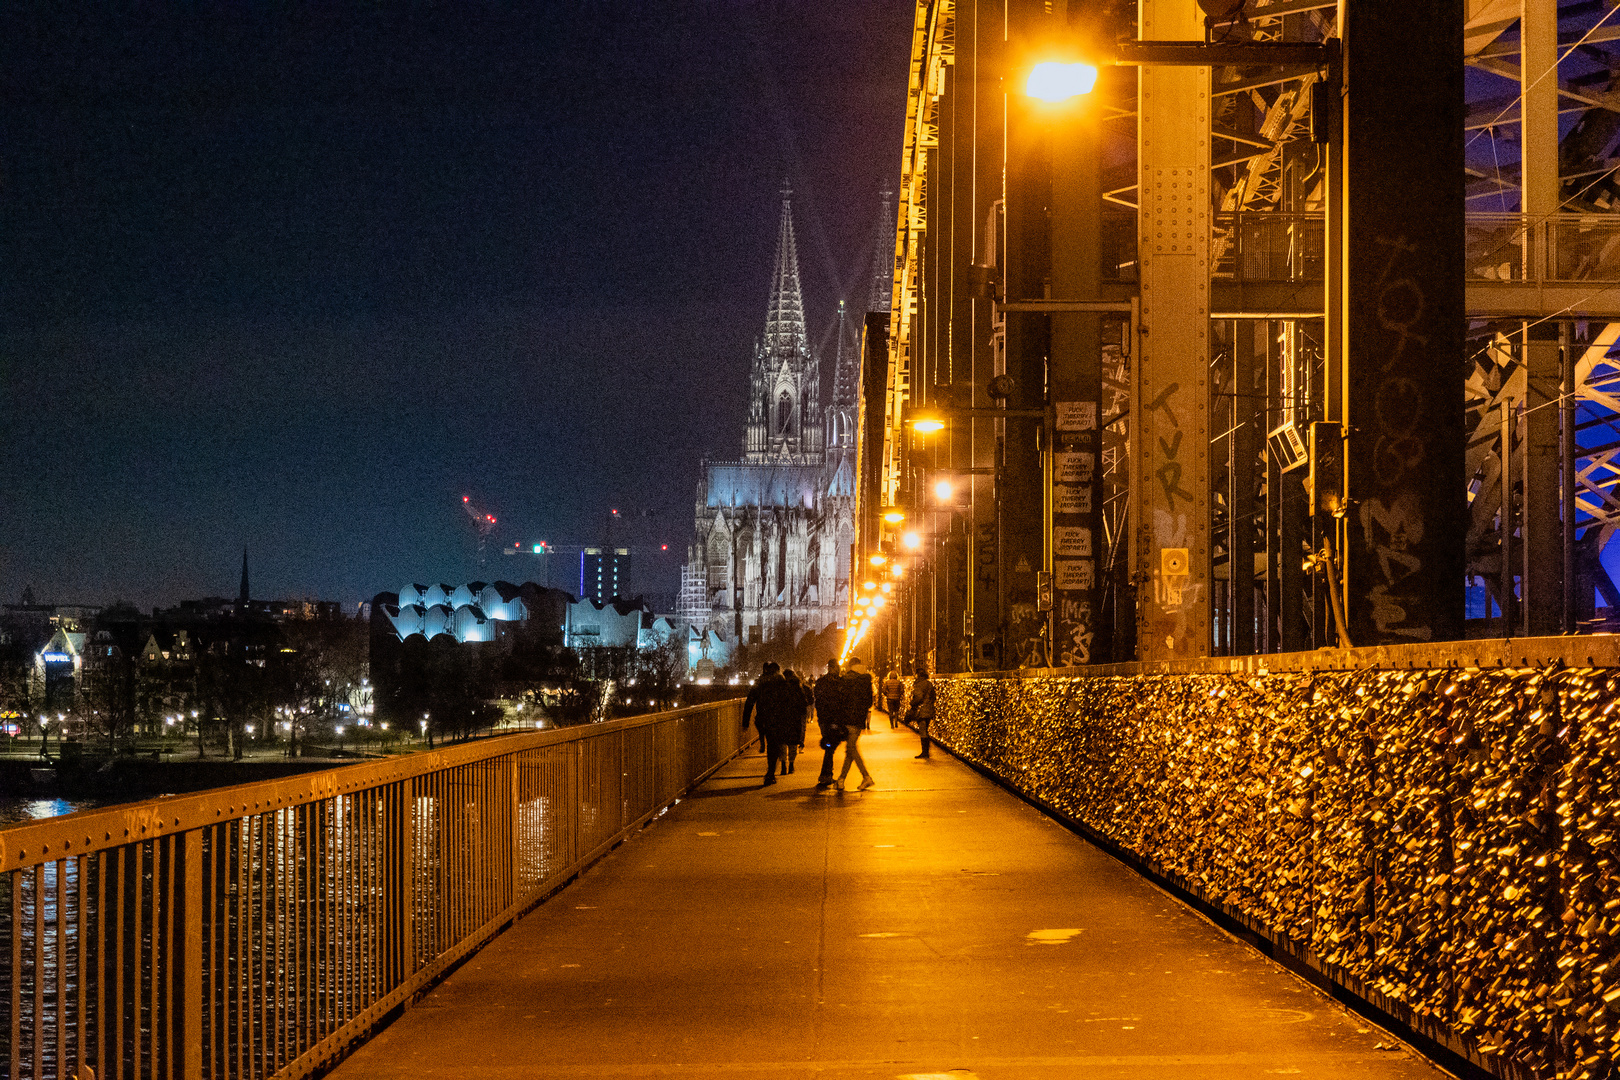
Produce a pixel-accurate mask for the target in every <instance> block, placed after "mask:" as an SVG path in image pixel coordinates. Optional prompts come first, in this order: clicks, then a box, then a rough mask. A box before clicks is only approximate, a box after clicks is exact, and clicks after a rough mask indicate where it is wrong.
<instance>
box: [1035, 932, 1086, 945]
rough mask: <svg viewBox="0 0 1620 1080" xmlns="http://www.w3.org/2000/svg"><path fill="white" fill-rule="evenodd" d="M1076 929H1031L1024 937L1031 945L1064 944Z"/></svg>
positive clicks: (1073, 934)
mask: <svg viewBox="0 0 1620 1080" xmlns="http://www.w3.org/2000/svg"><path fill="white" fill-rule="evenodd" d="M1078 933H1080V931H1078V930H1031V931H1030V932H1029V933H1028V934H1026V935H1025V937H1027V938H1029V944H1031V945H1066V944H1068V942H1069V941H1070V939H1072V938H1073V937H1074V936H1075V935H1076V934H1078Z"/></svg>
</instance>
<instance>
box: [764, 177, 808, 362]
mask: <svg viewBox="0 0 1620 1080" xmlns="http://www.w3.org/2000/svg"><path fill="white" fill-rule="evenodd" d="M765 351H766V352H767V353H769V354H771V355H772V356H778V357H780V356H794V355H797V354H799V353H804V354H808V353H809V351H810V336H809V334H807V333H806V332H805V328H804V297H803V296H802V294H801V293H800V290H799V246H798V244H797V243H796V242H795V240H794V238H793V189H792V188H790V187H788V185H787V184H786V183H785V182H784V183H783V184H782V226H781V229H780V230H779V231H778V233H777V237H776V266H775V268H774V269H773V270H772V272H771V298H770V304H769V306H768V307H767V308H766V311H765Z"/></svg>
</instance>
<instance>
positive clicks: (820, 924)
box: [335, 714, 1444, 1080]
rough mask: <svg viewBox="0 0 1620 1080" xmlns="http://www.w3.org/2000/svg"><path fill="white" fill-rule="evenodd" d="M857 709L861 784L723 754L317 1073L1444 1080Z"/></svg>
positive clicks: (1092, 851) (1104, 860) (813, 759)
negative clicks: (670, 802)
mask: <svg viewBox="0 0 1620 1080" xmlns="http://www.w3.org/2000/svg"><path fill="white" fill-rule="evenodd" d="M873 721H874V724H875V728H874V730H873V731H872V732H870V733H869V734H868V735H867V736H866V737H865V738H863V739H862V741H861V747H862V751H863V753H864V754H865V756H866V759H867V761H868V763H869V765H870V767H871V769H872V772H873V775H874V776H875V778H876V780H877V783H878V786H877V787H876V788H875V789H873V790H870V791H865V792H856V791H854V790H853V789H854V782H855V779H856V777H857V776H858V774H856V773H851V777H850V790H849V791H846V792H843V793H837V792H834V791H827V792H818V791H816V790H815V787H814V784H815V779H816V768H817V765H818V763H819V759H820V754H819V753H818V752H816V750H815V748H814V744H813V743H812V744H811V748H810V750H809V751H807V752H806V754H804V755H801V756H800V758H799V764H798V769H797V771H796V772H795V773H794V774H793V775H791V776H788V777H785V778H783V780H782V781H781V782H780V783H778V784H776V785H775V786H773V787H763V788H762V787H761V784H760V781H761V778H762V775H763V771H764V759H763V757H761V756H760V755H758V754H749V755H747V756H745V757H743V758H740V759H738V760H737V761H735V762H733V763H731V764H730V765H729V766H727V767H726V768H725V769H724V770H722V771H721V772H720V773H719V774H717V775H716V776H715V777H714V778H713V779H711V780H710V781H709V782H708V783H706V784H705V785H703V787H701V788H700V789H698V790H697V791H696V792H694V793H693V795H692V796H691V797H690V798H688V799H686V800H684V801H683V802H681V803H680V804H679V805H677V806H676V807H674V808H673V809H672V810H671V811H670V812H669V813H667V814H665V815H664V816H663V817H662V818H661V819H659V821H658V822H657V824H655V825H653V826H652V827H651V828H649V829H648V830H647V831H645V832H644V833H642V834H641V835H639V836H637V837H635V838H634V839H632V840H630V841H629V842H627V843H626V844H624V845H623V846H622V847H620V848H619V849H618V850H617V851H615V852H614V853H613V854H611V855H609V856H608V857H607V858H606V859H604V860H602V861H601V862H600V863H598V864H597V865H596V866H595V867H594V868H593V869H591V870H590V871H588V872H587V873H586V874H584V875H583V876H582V877H581V879H580V880H579V881H578V882H576V883H575V884H574V885H572V886H570V887H569V888H567V889H566V890H564V891H563V892H562V893H560V894H558V895H557V896H555V897H553V898H552V899H551V900H550V901H549V902H547V903H546V904H544V905H543V906H541V907H540V908H539V909H537V910H536V911H535V912H534V913H532V914H531V915H529V916H528V917H527V918H525V919H523V920H522V921H520V922H519V923H518V924H517V925H516V926H514V927H513V928H512V929H511V930H509V931H508V932H507V933H506V934H504V935H502V936H501V937H499V938H497V939H496V940H495V941H493V942H492V943H491V944H490V945H489V946H487V947H486V948H485V949H484V950H483V951H482V952H480V953H478V954H477V955H476V956H475V957H474V958H473V959H472V960H471V961H469V962H468V963H467V964H466V965H465V966H463V967H462V968H461V969H460V970H459V971H457V972H456V973H455V974H453V975H452V976H451V977H450V978H449V979H447V980H446V981H445V982H444V983H443V984H441V985H440V986H439V987H438V988H437V989H436V990H435V991H434V992H433V993H432V994H430V995H429V996H428V997H427V998H425V999H424V1000H423V1001H421V1002H420V1003H418V1004H417V1005H416V1006H415V1007H413V1008H412V1009H410V1010H409V1011H408V1012H406V1013H405V1015H404V1016H403V1017H401V1018H400V1019H399V1020H398V1021H396V1022H395V1023H394V1024H393V1025H392V1026H391V1027H389V1028H388V1029H387V1030H385V1031H383V1032H382V1033H381V1034H379V1035H378V1036H377V1037H376V1038H374V1039H373V1040H371V1042H369V1043H368V1044H366V1045H365V1046H363V1047H361V1048H360V1049H359V1050H358V1051H357V1052H356V1053H355V1054H354V1055H353V1056H352V1057H350V1058H349V1059H348V1060H347V1061H346V1062H345V1063H344V1064H343V1065H341V1066H340V1067H339V1068H338V1069H337V1071H336V1073H335V1076H336V1077H337V1078H338V1080H363V1078H371V1077H377V1078H392V1077H399V1078H407V1077H409V1078H412V1080H426V1078H433V1077H456V1078H458V1080H460V1078H463V1077H475V1078H479V1080H499V1078H508V1077H510V1078H517V1077H524V1078H546V1077H686V1076H723V1077H727V1078H736V1080H749V1078H756V1077H757V1078H760V1080H764V1078H772V1080H779V1078H782V1077H817V1078H820V1080H853V1078H856V1077H862V1078H868V1077H873V1078H895V1077H912V1078H919V1077H920V1078H934V1077H938V1078H941V1080H944V1078H946V1077H950V1078H955V1080H971V1078H973V1077H978V1078H980V1080H1056V1078H1059V1077H1062V1078H1070V1077H1076V1078H1079V1077H1083V1078H1086V1080H1113V1078H1126V1077H1129V1078H1132V1080H1138V1078H1144V1077H1177V1078H1183V1077H1185V1078H1189V1080H1190V1078H1199V1080H1225V1078H1229V1077H1262V1076H1272V1075H1289V1076H1300V1077H1305V1078H1312V1077H1357V1078H1369V1080H1395V1078H1417V1077H1424V1078H1434V1077H1440V1076H1442V1075H1444V1074H1442V1073H1440V1072H1439V1071H1438V1070H1436V1069H1434V1068H1433V1067H1432V1066H1430V1065H1428V1064H1427V1063H1426V1062H1425V1061H1423V1060H1422V1059H1420V1058H1418V1057H1416V1056H1415V1055H1414V1054H1412V1052H1411V1051H1409V1050H1407V1049H1406V1048H1405V1047H1403V1046H1400V1045H1398V1044H1396V1043H1395V1042H1394V1040H1393V1039H1392V1038H1391V1037H1390V1036H1389V1035H1387V1034H1386V1033H1384V1032H1383V1031H1381V1030H1379V1029H1378V1028H1376V1027H1373V1026H1372V1025H1370V1024H1368V1023H1367V1022H1366V1021H1364V1020H1362V1019H1361V1018H1359V1017H1357V1016H1356V1015H1354V1014H1353V1013H1350V1012H1348V1011H1346V1010H1345V1009H1343V1008H1342V1007H1341V1006H1339V1005H1338V1004H1337V1003H1335V1002H1333V1001H1332V1000H1331V999H1329V998H1327V997H1326V996H1324V995H1322V994H1320V993H1318V992H1317V991H1316V990H1314V989H1313V988H1311V987H1310V986H1308V985H1307V984H1305V983H1303V982H1300V981H1299V980H1297V979H1296V978H1294V977H1293V976H1292V975H1290V974H1288V973H1287V972H1285V971H1284V970H1283V969H1281V968H1280V967H1278V966H1276V965H1275V964H1273V963H1272V962H1271V961H1269V960H1267V959H1265V958H1264V957H1262V956H1261V955H1259V954H1258V953H1256V952H1254V951H1253V950H1251V949H1249V948H1248V947H1246V946H1244V945H1242V944H1240V943H1238V942H1237V941H1235V940H1233V939H1232V938H1230V937H1228V936H1227V935H1225V934H1224V933H1222V932H1221V931H1220V930H1218V929H1216V928H1215V927H1213V926H1211V925H1210V924H1209V923H1207V922H1205V921H1204V920H1202V919H1201V918H1199V917H1198V916H1197V915H1195V914H1193V913H1192V912H1191V911H1190V910H1188V909H1187V908H1185V907H1183V906H1182V905H1181V904H1179V903H1177V902H1176V901H1174V900H1172V899H1171V898H1169V897H1168V896H1166V895H1165V894H1163V893H1161V892H1159V891H1158V890H1157V889H1155V888H1154V887H1153V886H1152V885H1150V884H1148V883H1147V882H1146V881H1144V880H1142V879H1141V878H1140V877H1138V876H1137V875H1136V874H1134V873H1133V872H1132V871H1130V870H1128V869H1126V868H1125V867H1123V866H1121V865H1120V864H1119V863H1117V862H1115V861H1114V860H1113V859H1111V858H1109V857H1108V856H1107V855H1104V854H1102V853H1101V852H1100V851H1098V850H1097V849H1096V848H1093V847H1092V846H1091V845H1089V844H1087V843H1086V842H1084V841H1083V840H1080V839H1078V838H1077V837H1075V836H1074V835H1073V834H1072V833H1070V832H1068V831H1067V830H1065V829H1063V828H1062V827H1060V826H1059V825H1057V824H1055V823H1054V822H1053V821H1051V820H1050V819H1048V818H1047V817H1045V816H1044V815H1042V814H1040V813H1039V812H1037V811H1036V810H1034V809H1032V808H1030V807H1029V806H1027V805H1026V804H1024V803H1023V802H1021V801H1019V800H1018V799H1016V798H1014V797H1013V796H1011V795H1009V794H1007V793H1006V792H1005V791H1003V790H1002V789H1001V788H999V787H997V786H995V785H994V784H992V783H990V782H989V781H987V780H985V779H984V778H982V777H980V776H979V775H978V774H976V773H974V772H973V771H972V770H970V769H968V768H967V767H966V766H964V765H962V764H961V763H960V762H957V761H955V760H954V759H952V758H950V757H949V756H948V755H945V754H943V753H942V752H940V751H938V750H936V751H935V753H934V757H933V759H932V760H930V761H915V760H913V758H912V755H913V754H915V753H916V750H917V742H916V739H915V737H913V736H912V735H911V734H910V732H908V731H905V730H903V729H902V730H900V731H896V732H891V731H890V730H889V725H888V720H887V719H886V718H885V717H883V716H882V715H881V714H874V716H873ZM811 734H812V737H813V736H814V727H812V729H811Z"/></svg>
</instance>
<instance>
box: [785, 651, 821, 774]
mask: <svg viewBox="0 0 1620 1080" xmlns="http://www.w3.org/2000/svg"><path fill="white" fill-rule="evenodd" d="M782 678H784V679H786V680H787V681H788V682H789V683H791V684H792V685H793V689H795V690H797V691H798V692H799V701H800V705H799V716H798V723H797V724H796V725H795V727H796V730H797V731H798V737H797V738H789V739H788V741H787V764H786V765H785V766H784V767H783V769H782V775H783V776H786V775H787V774H788V773H790V772H792V771H793V769H794V767H795V765H796V764H797V762H798V760H799V751H800V750H803V749H804V729H805V725H806V724H807V723H808V722H809V720H810V706H811V705H813V704H815V694H814V693H813V692H812V691H811V689H810V688H809V687H808V686H806V685H805V684H804V681H803V680H802V679H800V678H799V675H798V672H796V671H794V670H793V669H792V668H789V669H788V670H786V671H784V672H782Z"/></svg>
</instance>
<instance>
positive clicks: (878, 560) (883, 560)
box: [870, 554, 889, 566]
mask: <svg viewBox="0 0 1620 1080" xmlns="http://www.w3.org/2000/svg"><path fill="white" fill-rule="evenodd" d="M888 561H889V557H888V556H887V555H882V554H878V555H874V556H872V558H871V560H870V562H871V563H872V565H873V566H885V565H887V564H888Z"/></svg>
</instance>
